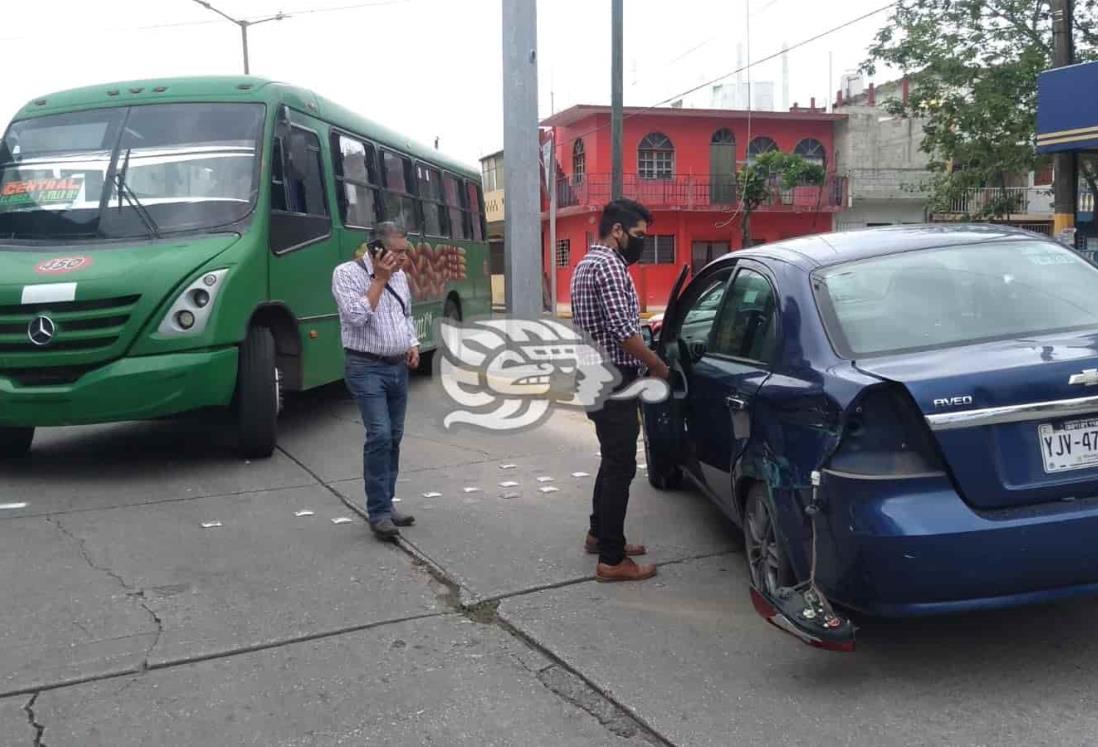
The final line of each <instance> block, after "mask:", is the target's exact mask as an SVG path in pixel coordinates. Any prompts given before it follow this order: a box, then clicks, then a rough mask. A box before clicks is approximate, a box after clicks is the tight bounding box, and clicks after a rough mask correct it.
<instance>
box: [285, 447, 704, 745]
mask: <svg viewBox="0 0 1098 747" xmlns="http://www.w3.org/2000/svg"><path fill="white" fill-rule="evenodd" d="M277 448H278V450H279V451H281V452H282V453H283V454H285V456H286V457H287V458H288V459H290V460H292V461H293V462H294V463H295V464H297V465H298V466H299V467H300V468H301V469H303V470H305V471H306V472H308V473H309V474H311V475H312V476H313V477H314V478H316V480H317V482H319V483H320V484H321V485H323V486H324V487H325V488H326V489H327V490H328V491H329V492H330V493H331V494H332V495H334V496H335V497H336V498H338V499H339V501H340V502H341V503H343V505H345V506H346V507H347V508H349V509H350V510H351V511H353V512H355V513H356V514H357V515H358V516H359V517H361V518H362V519H363V520H367V521H368V519H369V517H368V516H367V515H366V512H365V511H364V510H363V509H362V508H361V507H359V506H358V505H356V504H355V503H354V502H353V501H351V500H349V499H347V498H345V497H344V496H343V494H342V493H340V492H339V491H338V490H336V489H335V488H334V487H333V486H332V485H329V484H328V483H327V482H325V481H324V480H323V479H322V478H321V477H320V476H319V475H317V474H316V473H314V472H313V471H312V470H311V469H310V468H309V467H308V466H306V465H305V464H304V463H303V462H301V461H300V460H299V459H297V457H295V456H294V455H292V454H290V453H289V452H287V451H286V450H285V449H283V448H282V447H281V446H279V447H277ZM395 544H396V546H397V547H399V548H400V549H401V550H403V551H404V552H405V553H407V554H408V555H409V556H410V557H411V558H412V560H413V562H415V563H418V564H422V566H423V567H424V568H425V569H426V570H427V571H428V573H430V575H431V576H432V577H433V578H434V579H435V580H436V581H438V582H439V583H440V584H442V585H443V586H445V587H446V588H447V589H449V594H447V595H446V596H445V597H444V599H445V600H446V601H447V602H448V603H449V604H451V605H452V606H453V608H454V611H455V612H457V613H459V614H461V615H463V616H465V617H466V618H467V619H469V620H472V621H473V622H475V623H479V624H481V625H491V626H494V627H496V628H499V629H500V630H502V631H503V632H505V633H507V634H508V635H510V636H511V637H512V638H513V639H515V640H516V641H518V642H519V643H521V644H523V645H524V646H526V647H527V648H528V649H530V650H532V651H535V652H537V653H538V654H540V655H541V656H543V657H545V658H546V659H548V660H549V661H550V662H552V664H551V666H549V667H546V668H545V669H543V670H541V671H540V672H537V673H534V676H535V677H536V678H537V680H538V681H539V682H540V683H541V684H542V686H544V687H545V688H546V689H548V690H549V691H550V692H552V693H553V694H555V695H556V696H557V697H559V698H561V699H562V700H564V701H565V702H567V703H570V704H571V705H573V706H574V707H577V708H579V709H580V710H583V711H584V712H586V713H587V714H588V715H590V716H591V717H593V718H594V719H595V720H596V721H597V722H598V723H599V725H600V726H602V727H603V728H604V729H606V730H607V731H609V732H610V733H612V734H614V735H615V736H618V737H621V738H625V739H632V738H633V737H637V736H639V738H640V739H642V740H643V741H645V742H646V743H648V744H659V745H666V746H668V747H674V744H673V743H672V742H671V741H670V740H669V739H667V738H666V737H664V736H663V735H662V734H660V733H659V732H658V731H656V730H655V729H654V728H653V727H652V726H650V725H649V724H648V723H646V722H645V721H644V720H643V719H641V718H640V716H638V715H637V714H635V713H634V712H633V710H632V709H630V708H627V707H626V706H625V705H624V704H622V703H621V702H619V701H618V700H616V699H615V698H613V697H611V695H610V694H609V693H608V692H605V691H604V690H603V689H602V688H600V687H599V686H598V685H596V684H595V683H594V682H592V681H591V680H589V679H588V678H587V677H585V676H583V674H581V673H580V672H579V671H578V670H576V669H574V668H572V667H571V666H570V665H569V664H568V663H567V662H566V661H564V660H563V659H562V658H560V657H559V656H557V655H556V654H554V653H553V652H552V651H551V650H550V649H548V648H545V647H544V646H542V645H541V644H539V643H538V642H537V641H535V640H534V639H533V638H531V637H530V636H528V635H526V634H525V633H524V632H522V631H521V630H519V629H518V628H517V627H515V626H514V625H512V624H511V623H509V622H507V621H505V620H503V619H501V618H500V617H499V614H498V612H499V603H500V600H499V599H493V600H477V601H471V602H463V601H461V600H462V592H463V591H466V592H467V591H468V590H467V589H465V587H464V586H462V585H461V584H460V583H458V582H457V581H456V580H454V578H453V577H452V576H451V575H450V574H449V573H448V572H447V571H446V569H445V568H443V567H442V566H441V565H440V564H438V563H436V562H435V561H434V560H432V559H431V558H430V557H429V556H427V555H426V554H425V553H423V552H422V551H421V550H420V549H419V548H417V547H416V546H415V545H414V544H413V543H412V542H410V541H408V540H407V539H406V538H404V537H403V536H401V537H399V538H398V540H397V542H396V543H395ZM722 554H723V553H722ZM678 562H682V561H678ZM584 580H588V579H583V580H581V581H577V582H576V583H581V582H582V581H584ZM524 593H530V592H529V591H527V592H515V593H514V594H511V595H510V596H520V595H521V594H524ZM468 596H472V595H468ZM520 663H521V662H520ZM522 666H523V668H524V669H526V670H527V671H531V670H530V668H529V667H528V666H526V665H525V664H522ZM553 669H557V670H559V671H560V674H558V675H552V676H550V675H545V673H546V672H549V671H551V670H553ZM543 675H544V676H543ZM626 734H628V736H626Z"/></svg>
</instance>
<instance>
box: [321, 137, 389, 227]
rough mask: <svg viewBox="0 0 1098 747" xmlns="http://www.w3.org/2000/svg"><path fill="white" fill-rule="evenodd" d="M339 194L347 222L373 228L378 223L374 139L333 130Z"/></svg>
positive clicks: (377, 180) (337, 194)
mask: <svg viewBox="0 0 1098 747" xmlns="http://www.w3.org/2000/svg"><path fill="white" fill-rule="evenodd" d="M332 155H333V156H334V158H333V161H334V163H335V179H336V196H337V197H338V199H339V214H340V217H341V218H342V219H343V225H345V226H348V227H353V228H372V227H373V226H374V225H376V223H377V215H378V204H379V202H380V200H379V198H378V186H379V184H380V179H379V177H378V172H377V150H376V149H375V148H374V146H373V144H372V143H366V142H362V141H360V140H356V139H354V138H349V137H347V136H346V135H340V134H338V133H332Z"/></svg>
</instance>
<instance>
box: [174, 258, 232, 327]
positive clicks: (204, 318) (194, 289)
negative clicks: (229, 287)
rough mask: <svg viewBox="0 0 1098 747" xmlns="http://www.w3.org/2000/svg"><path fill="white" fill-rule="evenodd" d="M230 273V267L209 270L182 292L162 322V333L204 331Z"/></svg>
mask: <svg viewBox="0 0 1098 747" xmlns="http://www.w3.org/2000/svg"><path fill="white" fill-rule="evenodd" d="M228 272H229V271H228V270H214V271H213V272H207V273H205V274H204V275H202V277H200V278H199V279H198V280H196V281H194V282H193V283H191V284H190V285H189V286H187V289H186V290H184V291H183V292H182V293H180V294H179V297H178V298H176V299H175V303H173V304H172V307H171V308H170V309H168V313H167V315H165V317H164V320H163V321H162V322H160V330H159V332H160V334H162V335H164V336H165V337H182V336H184V335H198V334H201V333H202V332H204V331H205V329H206V325H207V324H208V323H209V321H210V313H211V312H212V311H213V307H214V302H215V301H216V300H217V296H218V294H219V293H220V292H221V287H222V286H223V285H224V284H225V275H227V274H228Z"/></svg>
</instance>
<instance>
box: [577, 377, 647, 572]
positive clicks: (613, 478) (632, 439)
mask: <svg viewBox="0 0 1098 747" xmlns="http://www.w3.org/2000/svg"><path fill="white" fill-rule="evenodd" d="M636 378H637V374H636V372H633V371H627V370H623V371H622V383H621V384H620V385H619V386H618V388H619V389H621V388H622V387H625V386H628V385H629V384H631V383H632V382H633V381H634V380H635V379H636ZM587 417H589V418H590V419H591V420H592V421H593V422H594V423H595V433H596V435H598V438H599V446H600V447H601V448H600V450H601V452H602V463H601V464H600V465H599V474H598V476H597V477H596V478H595V491H594V495H593V496H592V501H591V503H592V512H591V534H592V535H594V536H595V537H598V540H599V562H601V563H607V564H609V565H617V564H618V563H620V562H621V561H622V560H624V559H625V512H626V509H627V508H628V507H629V485H630V483H632V482H633V478H634V477H635V476H636V474H637V436H639V435H640V411H639V409H638V406H637V400H635V399H623V400H615V399H611V400H607V401H606V403H605V404H604V405H603V407H602V409H601V410H598V411H597V412H589V413H587Z"/></svg>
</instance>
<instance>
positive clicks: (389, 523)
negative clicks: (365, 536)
mask: <svg viewBox="0 0 1098 747" xmlns="http://www.w3.org/2000/svg"><path fill="white" fill-rule="evenodd" d="M370 529H372V530H373V532H374V534H375V535H376V536H377V538H378V539H380V540H395V539H396V538H397V537H399V536H400V530H399V529H397V528H396V524H394V523H393V520H392V519H382V520H381V521H371V522H370Z"/></svg>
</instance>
